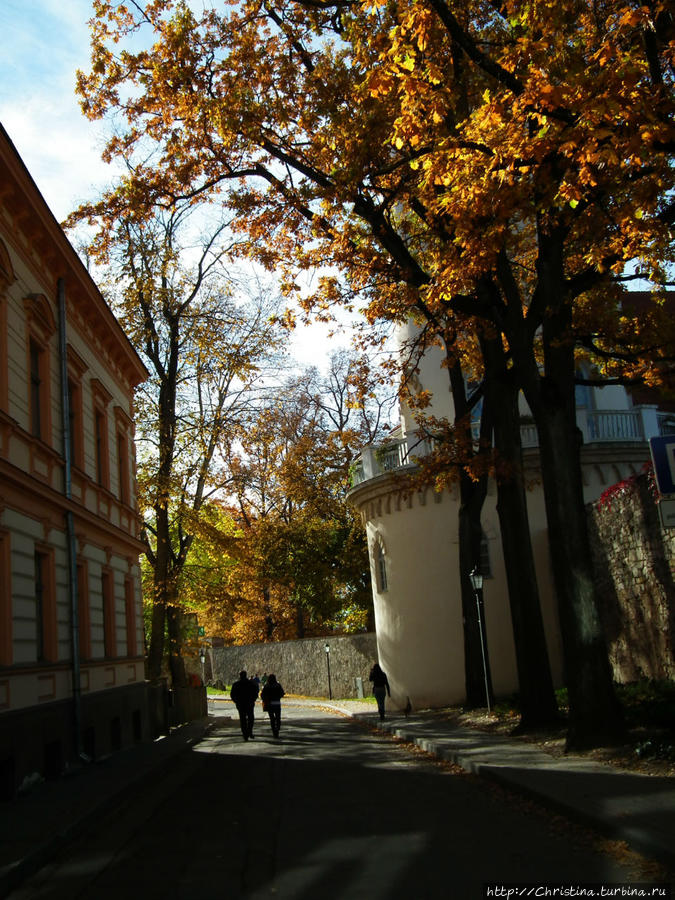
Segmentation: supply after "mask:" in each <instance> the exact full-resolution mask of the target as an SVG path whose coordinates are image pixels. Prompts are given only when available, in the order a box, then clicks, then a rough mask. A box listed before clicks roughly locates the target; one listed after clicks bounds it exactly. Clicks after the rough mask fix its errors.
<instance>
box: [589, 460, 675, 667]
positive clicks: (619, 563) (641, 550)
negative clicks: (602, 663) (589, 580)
mask: <svg viewBox="0 0 675 900" xmlns="http://www.w3.org/2000/svg"><path fill="white" fill-rule="evenodd" d="M589 528H590V534H591V547H592V551H593V560H594V565H595V571H596V584H597V586H598V588H599V595H600V601H601V615H602V620H603V625H604V628H605V634H606V636H607V642H608V646H609V652H610V659H611V662H612V665H613V667H614V677H615V679H616V681H618V682H621V683H625V682H630V681H635V680H637V679H639V678H643V677H644V678H658V679H661V678H675V653H674V650H673V634H674V633H675V529H672V528H663V527H662V525H661V522H660V518H659V513H658V507H657V505H656V502H655V499H654V495H653V488H652V485H651V475H649V474H642V475H638V476H636V477H634V478H631V479H629V480H628V481H625V482H622V483H621V484H620V485H616V486H614V487H613V488H612V489H610V490H609V491H607V492H606V494H605V495H603V497H602V498H600V500H599V501H597V502H596V503H594V504H591V505H590V506H589Z"/></svg>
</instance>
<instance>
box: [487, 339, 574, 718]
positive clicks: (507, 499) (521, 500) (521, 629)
mask: <svg viewBox="0 0 675 900" xmlns="http://www.w3.org/2000/svg"><path fill="white" fill-rule="evenodd" d="M484 358H485V360H486V362H488V361H489V362H491V366H490V368H491V371H490V372H489V373H488V376H487V382H486V399H487V402H489V404H490V409H491V416H492V421H493V425H494V433H495V446H496V447H497V452H498V458H497V469H498V471H497V514H498V516H499V524H500V531H501V541H502V551H503V554H504V565H505V568H506V581H507V585H508V591H509V603H510V608H511V622H512V625H513V641H514V646H515V653H516V666H517V670H518V685H519V693H520V706H521V720H520V727H521V728H524V729H525V728H531V727H536V726H539V725H546V724H550V723H552V722H554V721H555V720H556V719H557V718H558V705H557V702H556V697H555V691H554V689H553V678H552V676H551V666H550V662H549V656H548V649H547V646H546V634H545V631H544V623H543V619H542V615H541V605H540V601H539V589H538V586H537V575H536V570H535V565H534V554H533V552H532V542H531V538H530V523H529V517H528V510H527V498H526V490H525V482H524V478H523V463H522V446H521V442H520V415H519V411H518V391H517V388H516V387H515V384H514V382H513V378H512V377H511V375H510V373H509V372H507V370H506V366H505V364H504V359H503V353H502V350H501V347H500V346H497V345H496V343H495V342H490V345H488V342H486V345H485V347H484Z"/></svg>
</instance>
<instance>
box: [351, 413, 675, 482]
mask: <svg viewBox="0 0 675 900" xmlns="http://www.w3.org/2000/svg"><path fill="white" fill-rule="evenodd" d="M577 424H578V426H579V429H580V430H581V433H582V434H583V438H584V444H597V443H605V444H608V443H636V444H643V443H645V442H646V441H647V440H648V439H649V438H650V437H652V436H655V435H659V434H675V414H672V413H671V414H667V413H659V412H658V411H657V408H656V407H655V406H647V405H644V406H637V407H635V408H633V409H628V410H585V409H580V410H579V411H578V413H577ZM520 438H521V443H522V446H523V448H524V449H529V448H533V447H537V446H538V443H539V442H538V438H537V429H536V426H535V425H534V423H531V422H523V423H522V424H521V426H520ZM431 448H432V442H431V441H429V440H426V439H425V440H420V439H419V438H418V437H417V436H416V435H414V434H410V435H408V437H407V438H401V439H399V440H395V441H389V442H387V443H386V444H380V445H378V446H370V447H364V449H363V450H362V452H361V455H360V457H359V458H358V460H357V461H356V462H355V463H354V466H353V467H352V487H356V486H357V485H359V484H363V482H364V481H369V480H370V479H371V478H376V477H377V476H378V475H384V474H386V473H387V472H392V471H394V470H401V469H405V468H408V467H412V466H414V465H415V462H416V458H418V457H423V456H427V455H428V454H429V453H430V452H431Z"/></svg>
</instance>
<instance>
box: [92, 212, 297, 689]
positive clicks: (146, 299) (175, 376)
mask: <svg viewBox="0 0 675 900" xmlns="http://www.w3.org/2000/svg"><path fill="white" fill-rule="evenodd" d="M189 214H190V207H189V205H188V204H180V205H178V206H176V207H174V208H173V209H172V210H171V211H170V212H167V213H166V214H162V213H160V212H156V214H155V215H154V216H153V217H152V218H149V219H143V220H141V219H138V220H137V219H135V218H134V217H133V215H128V216H126V217H125V218H123V219H121V220H120V221H119V222H118V223H117V226H116V228H115V230H114V231H112V232H108V234H107V236H106V240H105V241H104V242H101V243H99V244H98V245H97V246H96V247H95V250H96V252H97V255H98V258H99V260H101V261H102V262H107V263H108V264H109V270H108V271H109V277H108V286H109V290H110V299H111V303H112V305H113V308H114V309H115V312H116V314H117V315H118V317H119V318H120V321H121V322H122V324H123V326H124V328H125V329H126V331H127V333H128V334H129V336H130V338H131V340H132V342H133V343H134V345H135V346H136V348H137V349H138V351H139V353H140V354H141V356H142V358H143V359H144V361H145V362H146V365H147V367H148V369H149V372H150V378H149V379H148V381H147V383H146V384H145V385H144V386H143V388H142V389H141V391H140V392H139V394H138V396H137V401H136V402H137V415H136V422H137V428H138V431H137V435H136V440H137V444H138V450H139V459H138V497H139V506H140V511H141V515H142V531H141V537H142V540H143V543H144V545H145V556H146V559H147V563H148V566H149V570H150V573H151V578H150V582H151V585H150V597H149V602H150V605H151V608H152V612H151V616H150V621H151V627H150V636H149V646H148V674H149V677H150V678H157V677H158V676H159V675H160V672H161V670H162V662H163V659H164V658H165V656H168V662H169V669H170V673H171V677H172V680H173V683H174V684H178V685H180V684H183V683H184V678H185V672H184V666H183V661H182V654H181V649H182V629H181V612H182V604H181V597H180V586H181V576H182V573H183V569H184V566H185V561H186V558H187V555H188V553H189V550H190V547H191V545H192V541H193V537H194V526H195V519H196V517H198V516H199V513H200V510H201V508H202V506H203V504H204V502H205V501H206V500H207V499H208V498H209V497H210V496H211V495H212V494H213V493H214V492H217V491H218V490H222V489H223V487H224V486H225V484H226V483H227V479H228V473H227V470H226V469H225V467H224V462H223V457H222V453H221V448H222V446H223V444H224V443H225V442H226V441H227V439H228V436H229V435H230V434H231V432H232V431H233V430H234V429H235V428H236V427H237V426H238V425H239V423H240V422H241V420H242V417H243V416H244V414H245V413H246V414H248V413H249V406H250V402H251V397H252V395H253V393H254V391H255V388H256V384H257V382H258V381H259V379H260V372H261V368H262V367H263V366H264V365H265V364H266V363H268V362H269V360H270V359H271V354H272V353H273V349H274V346H275V344H276V343H277V342H278V341H279V329H278V327H276V326H274V325H272V324H271V319H272V315H273V313H274V312H275V311H276V309H275V307H274V304H273V301H272V298H271V297H269V296H265V294H264V292H262V293H258V292H257V290H255V289H254V290H253V291H251V292H250V295H249V296H246V294H245V292H244V290H243V289H242V287H241V286H237V285H236V284H235V282H234V280H233V279H232V277H228V276H227V274H226V270H225V262H226V260H227V253H228V249H230V247H229V245H228V241H227V240H226V238H225V235H226V226H225V225H224V224H223V225H220V226H218V227H216V228H215V229H214V230H212V231H211V233H210V235H209V236H208V237H207V238H206V239H203V240H202V243H201V244H200V245H199V246H198V248H197V249H196V250H195V249H194V246H192V247H191V248H190V249H189V252H188V249H187V248H186V247H185V245H184V244H182V243H181V241H182V240H183V241H184V240H187V231H186V229H187V227H188V224H189V218H190V216H189ZM191 240H192V241H194V236H192V238H191ZM254 287H255V286H254ZM147 599H148V598H146V602H147ZM166 637H168V647H167V645H166Z"/></svg>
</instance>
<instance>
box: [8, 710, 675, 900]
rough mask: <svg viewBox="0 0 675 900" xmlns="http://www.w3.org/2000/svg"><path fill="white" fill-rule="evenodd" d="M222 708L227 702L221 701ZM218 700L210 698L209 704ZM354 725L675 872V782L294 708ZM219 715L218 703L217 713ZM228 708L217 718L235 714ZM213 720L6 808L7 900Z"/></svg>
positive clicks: (462, 733) (445, 731)
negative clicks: (522, 797)
mask: <svg viewBox="0 0 675 900" xmlns="http://www.w3.org/2000/svg"><path fill="white" fill-rule="evenodd" d="M223 699H224V698H223ZM210 700H213V698H210ZM287 702H288V703H293V704H294V705H302V706H305V705H306V706H308V707H312V706H314V707H317V706H321V707H322V708H326V709H331V710H333V711H334V712H336V713H340V714H343V715H349V716H353V717H354V718H355V719H358V720H361V721H364V722H367V723H368V724H369V725H372V726H374V727H377V728H379V729H381V730H382V731H384V732H389V733H390V734H393V735H395V736H396V737H399V738H402V739H404V740H406V741H411V742H413V743H415V744H417V745H418V746H419V747H421V748H422V749H423V750H426V751H427V752H429V753H432V754H434V755H435V756H437V757H439V758H440V759H444V760H448V761H451V762H453V763H456V764H457V765H459V766H461V767H462V768H463V769H465V770H466V771H467V772H472V773H475V774H477V775H480V776H482V777H485V778H489V779H492V780H494V781H497V782H499V783H501V784H502V785H504V786H506V787H509V788H511V789H513V790H516V791H519V792H521V793H525V794H527V795H529V796H531V797H533V798H536V799H537V800H538V801H539V802H540V803H541V804H542V805H544V806H547V807H549V808H552V809H555V810H557V811H559V812H562V813H564V814H566V815H567V816H568V817H569V818H572V819H576V820H577V821H581V822H583V823H585V824H587V825H591V826H593V827H594V828H596V829H597V830H599V831H601V832H603V833H604V834H608V835H610V836H611V837H613V838H615V839H621V840H625V841H626V842H627V843H628V844H629V845H630V846H631V847H632V848H633V849H635V850H639V851H640V852H642V853H644V854H645V855H647V856H649V857H652V858H655V859H658V860H659V861H661V862H663V863H665V864H666V865H667V866H668V867H669V868H670V869H671V870H672V871H674V872H675V781H674V780H673V779H668V778H654V777H651V776H646V775H636V774H634V773H631V772H624V771H620V770H617V769H614V768H613V767H611V766H608V765H603V764H601V763H594V762H587V761H585V760H583V759H579V758H575V757H565V758H560V759H559V758H554V757H552V756H549V755H548V754H547V753H545V752H544V751H541V750H539V749H538V748H537V747H535V746H533V745H531V744H527V743H524V742H521V741H517V740H513V739H509V738H504V737H499V736H495V735H491V734H488V733H486V732H481V731H478V730H475V729H469V728H458V727H456V726H454V725H452V724H451V723H450V722H447V721H443V720H442V719H439V718H438V717H437V716H433V715H428V716H425V715H424V714H423V713H422V714H416V715H412V716H410V717H409V718H404V717H403V716H402V715H400V714H399V715H394V717H393V718H391V719H386V720H385V721H384V722H380V721H379V719H378V717H377V712H376V710H375V708H374V706H373V704H368V703H363V702H358V701H343V702H330V701H327V700H320V699H309V698H302V699H300V698H298V699H296V698H292V697H288V698H287ZM218 705H219V706H220V703H219V704H218ZM228 706H229V703H223V704H222V707H221V709H219V712H226V714H229V712H230V711H229V710H227V707H228ZM208 727H209V725H208V721H207V720H202V721H201V722H196V723H192V724H191V725H186V726H183V727H182V728H180V729H176V730H175V731H174V732H173V733H172V734H171V735H170V736H168V737H165V738H162V739H161V740H158V741H155V742H154V743H149V744H139V745H138V746H136V747H133V748H130V749H128V750H125V751H122V752H120V753H117V754H115V755H114V756H111V757H109V758H108V759H107V760H102V761H101V762H98V763H96V764H94V765H89V766H87V767H83V768H79V769H76V770H72V771H71V772H70V773H69V774H67V775H65V776H64V777H63V778H60V779H58V780H57V781H51V782H45V783H43V784H41V785H39V786H38V787H36V788H35V789H34V790H33V791H32V792H31V793H30V794H28V795H26V796H24V797H22V798H20V799H19V800H16V801H14V802H12V803H7V804H3V805H2V806H0V898H1V897H5V896H6V895H7V894H8V893H9V892H10V891H11V890H12V889H13V888H14V887H16V886H17V885H18V884H20V882H21V881H22V880H23V879H24V878H26V877H28V876H29V875H31V874H33V873H34V872H36V871H37V870H38V869H39V868H40V867H41V866H43V865H45V864H46V863H47V862H48V861H49V860H50V859H51V858H53V857H54V856H55V855H56V854H57V853H58V851H59V849H60V847H61V846H62V845H63V844H64V843H65V842H66V841H68V840H70V839H72V838H74V837H76V836H77V835H79V834H81V833H83V832H84V831H85V830H86V828H87V827H88V825H89V824H90V823H91V822H93V821H94V820H96V819H98V818H99V817H101V816H102V815H105V814H106V813H107V812H110V811H111V810H112V809H114V808H115V807H117V806H119V805H121V804H123V803H124V802H125V801H126V799H128V798H129V797H131V796H133V793H134V792H135V791H137V790H139V789H140V788H141V786H143V787H144V788H145V787H147V786H148V785H149V784H152V783H153V782H154V781H156V780H159V779H160V778H161V777H162V775H163V773H164V772H165V770H166V768H167V767H168V766H170V765H171V763H172V761H173V760H174V759H175V758H176V756H177V755H178V754H180V753H183V752H186V751H188V750H189V749H190V748H191V747H192V746H193V745H194V744H195V743H198V742H199V740H201V738H202V736H203V735H204V733H205V731H206V730H207V728H208Z"/></svg>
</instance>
